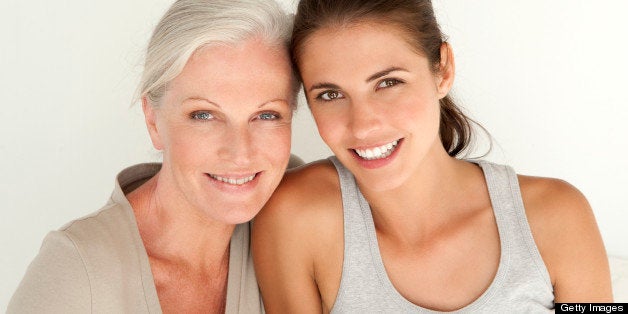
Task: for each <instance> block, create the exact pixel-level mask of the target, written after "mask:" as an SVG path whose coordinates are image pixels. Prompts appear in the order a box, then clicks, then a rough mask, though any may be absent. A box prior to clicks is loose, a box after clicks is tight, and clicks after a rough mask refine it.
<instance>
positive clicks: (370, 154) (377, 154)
mask: <svg viewBox="0 0 628 314" xmlns="http://www.w3.org/2000/svg"><path fill="white" fill-rule="evenodd" d="M397 143H399V140H396V141H393V142H390V143H388V144H385V145H382V146H379V147H375V148H368V149H354V151H355V152H356V153H357V154H358V156H360V157H362V158H364V159H366V160H374V159H382V158H386V157H388V156H390V154H392V152H393V151H395V147H397Z"/></svg>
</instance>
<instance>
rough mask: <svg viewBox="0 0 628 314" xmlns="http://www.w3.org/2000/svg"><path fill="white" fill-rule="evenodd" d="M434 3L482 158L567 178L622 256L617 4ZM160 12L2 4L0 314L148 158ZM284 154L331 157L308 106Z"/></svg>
mask: <svg viewBox="0 0 628 314" xmlns="http://www.w3.org/2000/svg"><path fill="white" fill-rule="evenodd" d="M434 2H435V7H436V9H437V15H438V17H439V19H440V22H441V24H442V26H443V29H444V30H445V32H446V33H447V34H448V35H449V37H450V42H451V43H452V45H453V47H454V51H455V53H456V61H457V78H456V83H455V84H454V95H455V96H456V98H457V99H458V100H459V102H460V103H461V104H462V105H463V107H464V108H465V109H466V110H467V112H469V113H470V115H471V116H472V117H473V118H475V119H476V120H478V121H480V122H481V123H482V124H483V125H484V126H485V127H486V128H487V129H488V130H489V131H490V133H491V134H492V135H493V137H494V140H495V144H496V146H495V148H494V149H493V152H492V153H491V154H490V155H489V156H488V159H490V160H493V161H497V162H502V163H508V164H510V165H512V166H513V167H515V169H516V170H517V171H518V172H519V173H524V174H530V175H542V176H551V177H559V178H562V179H565V180H567V181H569V182H571V183H572V184H574V185H575V186H576V187H578V188H579V189H580V190H581V191H582V192H583V193H584V194H585V195H586V196H587V197H588V199H589V201H590V203H591V205H592V206H593V208H594V211H595V215H596V216H597V219H598V224H599V226H600V229H601V232H602V235H603V237H604V241H605V243H606V247H607V250H608V252H609V253H610V254H612V255H619V256H624V257H628V246H627V245H626V244H625V241H626V240H625V239H627V238H628V231H627V229H628V211H626V203H627V202H628V201H627V200H626V193H627V192H628V191H626V188H628V179H627V177H626V175H628V158H627V157H626V155H627V154H626V153H627V152H628V149H627V148H626V145H628V141H627V135H628V126H627V125H626V121H628V106H627V105H628V104H627V102H626V100H625V99H626V89H627V88H626V86H627V84H628V80H626V78H625V77H626V74H627V72H628V41H627V40H626V35H627V33H628V32H627V31H626V30H628V22H627V21H626V13H627V12H628V3H627V2H626V1H623V0H603V1H593V0H587V1H578V0H552V1H545V0H528V1H515V0H510V1H502V0H476V1H462V0H458V1H453V0H451V1H446V0H441V1H439V0H435V1H434ZM170 3H171V1H170V0H134V1H125V0H109V1H84V0H57V1H46V0H31V1H20V0H1V2H0V211H1V212H0V213H1V218H0V248H1V249H2V254H0V311H4V309H6V304H7V303H8V300H9V298H10V296H11V295H12V293H13V291H14V290H15V288H16V286H17V284H18V282H19V280H20V279H21V278H22V276H23V274H24V271H25V269H26V267H27V265H28V263H29V262H30V261H31V260H32V259H33V258H34V256H35V255H36V254H37V251H38V249H39V245H40V244H41V241H42V239H43V237H44V235H45V234H46V233H47V232H48V231H49V230H52V229H56V228H58V227H60V226H61V225H63V224H64V223H66V222H67V221H69V220H71V219H73V218H77V217H80V216H83V215H85V214H88V213H90V212H92V211H95V210H97V209H98V208H99V207H100V206H101V205H103V204H104V203H105V201H106V200H107V198H108V196H109V194H110V193H111V190H112V188H113V180H114V177H115V175H116V174H117V173H118V172H119V171H120V170H121V169H123V168H124V167H126V166H129V165H132V164H135V163H138V162H145V161H156V160H159V154H158V153H157V152H156V151H155V150H153V149H152V146H151V145H150V141H149V139H148V136H147V132H146V130H145V127H144V124H143V119H142V115H141V110H140V108H139V106H137V105H135V106H131V105H132V104H131V100H132V96H133V93H134V91H135V87H136V84H137V82H138V78H139V75H140V72H141V64H142V54H143V49H144V48H145V46H146V43H147V41H148V38H149V36H150V32H151V30H152V28H153V27H154V25H155V24H156V23H157V21H158V19H159V18H160V17H161V15H162V14H163V12H164V11H165V10H166V8H167V7H168V6H169V5H170ZM284 4H285V5H286V7H287V8H292V7H293V5H292V0H284ZM293 152H294V153H296V154H298V155H299V156H301V157H302V158H303V159H305V160H306V161H312V160H315V159H319V158H323V157H326V156H327V155H329V151H328V150H327V149H326V148H325V146H324V144H323V143H322V141H321V140H320V139H319V137H318V133H317V132H316V128H315V126H314V125H313V122H312V120H311V118H310V115H309V112H308V109H307V107H306V106H304V105H303V104H302V105H301V108H300V110H299V112H298V115H297V117H296V118H295V120H294V138H293Z"/></svg>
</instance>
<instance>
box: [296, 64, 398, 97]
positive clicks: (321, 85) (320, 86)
mask: <svg viewBox="0 0 628 314" xmlns="http://www.w3.org/2000/svg"><path fill="white" fill-rule="evenodd" d="M395 71H404V72H409V71H408V70H406V69H404V68H400V67H390V68H388V69H385V70H382V71H379V72H377V73H375V74H373V75H371V76H369V77H368V78H367V79H366V82H367V83H368V82H371V81H373V80H376V79H378V78H380V77H382V76H386V75H388V74H390V73H391V72H395ZM327 88H329V89H340V86H338V85H336V84H333V83H318V84H316V85H313V86H312V87H310V89H309V90H308V91H310V92H311V91H313V90H315V89H327Z"/></svg>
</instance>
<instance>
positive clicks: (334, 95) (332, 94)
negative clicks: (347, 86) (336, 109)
mask: <svg viewBox="0 0 628 314" xmlns="http://www.w3.org/2000/svg"><path fill="white" fill-rule="evenodd" d="M316 98H317V99H322V100H324V101H332V100H334V99H340V98H344V95H343V94H342V93H341V92H339V91H335V90H332V91H325V92H322V93H320V94H318V96H317V97H316Z"/></svg>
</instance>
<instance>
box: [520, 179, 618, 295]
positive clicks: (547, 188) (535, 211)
mask: <svg viewBox="0 0 628 314" xmlns="http://www.w3.org/2000/svg"><path fill="white" fill-rule="evenodd" d="M520 183H521V187H522V194H523V200H524V204H525V207H526V214H527V216H528V220H529V222H530V228H531V230H532V234H533V237H534V239H535V241H536V243H537V247H538V248H539V251H540V253H541V256H542V257H543V261H544V262H545V265H546V267H547V269H548V271H549V273H550V278H551V280H552V285H553V286H554V297H555V302H560V303H562V302H612V300H613V297H612V289H611V280H610V271H609V267H608V258H607V256H606V251H605V249H604V244H603V242H602V237H601V235H600V231H599V229H598V227H597V224H596V222H595V217H594V215H593V211H592V209H591V206H590V205H589V203H588V202H587V200H586V198H585V197H584V196H583V195H582V193H580V191H578V190H577V189H576V188H575V187H573V186H571V185H570V184H568V183H566V182H564V181H560V180H555V179H544V178H532V177H524V176H521V177H520Z"/></svg>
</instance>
